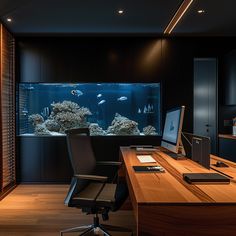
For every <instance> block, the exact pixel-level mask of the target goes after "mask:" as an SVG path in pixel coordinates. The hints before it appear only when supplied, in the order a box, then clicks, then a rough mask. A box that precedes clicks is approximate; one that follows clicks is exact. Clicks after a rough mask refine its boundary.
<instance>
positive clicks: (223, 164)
mask: <svg viewBox="0 0 236 236" xmlns="http://www.w3.org/2000/svg"><path fill="white" fill-rule="evenodd" d="M216 167H228V165H227V164H225V163H224V162H222V161H217V162H216Z"/></svg>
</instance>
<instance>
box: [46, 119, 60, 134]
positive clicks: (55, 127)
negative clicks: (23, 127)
mask: <svg viewBox="0 0 236 236" xmlns="http://www.w3.org/2000/svg"><path fill="white" fill-rule="evenodd" d="M43 124H44V125H45V127H46V128H47V129H48V130H49V131H53V132H59V130H60V125H59V124H58V123H57V122H56V121H55V120H46V121H45V122H44V123H43Z"/></svg>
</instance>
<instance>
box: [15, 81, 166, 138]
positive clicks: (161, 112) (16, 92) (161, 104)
mask: <svg viewBox="0 0 236 236" xmlns="http://www.w3.org/2000/svg"><path fill="white" fill-rule="evenodd" d="M102 83H104V84H109V83H115V84H159V87H160V115H159V116H160V134H158V135H111V136H119V137H127V136H128V137H139V136H142V137H149V136H154V137H162V134H163V97H162V96H163V91H162V88H163V85H162V83H163V82H161V81H159V82H136V81H134V82H101V81H96V82H83V81H78V82H55V81H54V82H46V81H45V82H18V81H17V82H16V86H15V89H16V91H15V94H16V98H15V102H16V103H15V104H16V114H17V111H19V109H18V108H19V104H18V101H17V96H18V97H19V85H20V84H102ZM17 124H19V115H18V116H17V115H16V126H15V127H16V136H17V137H18V136H20V137H21V136H24V135H22V134H19V126H18V125H17ZM34 136H36V135H32V136H31V135H29V137H34ZM38 136H40V137H41V136H44V137H53V135H38ZM38 136H36V137H38ZM54 136H56V137H58V136H65V135H63V134H62V135H54ZM111 136H110V135H104V136H103V135H94V137H111Z"/></svg>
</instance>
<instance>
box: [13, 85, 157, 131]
mask: <svg viewBox="0 0 236 236" xmlns="http://www.w3.org/2000/svg"><path fill="white" fill-rule="evenodd" d="M160 99H161V97H160V84H159V83H132V84H129V83H76V84H75V83H73V84H70V83H34V84H32V83H20V84H19V86H18V91H17V120H18V122H17V129H18V134H19V135H64V134H65V130H67V129H73V128H79V127H89V129H90V134H91V135H161V124H160V119H161V107H160V106H161V103H160Z"/></svg>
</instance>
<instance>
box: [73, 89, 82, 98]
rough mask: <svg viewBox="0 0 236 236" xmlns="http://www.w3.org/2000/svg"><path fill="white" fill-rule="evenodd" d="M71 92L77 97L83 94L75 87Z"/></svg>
mask: <svg viewBox="0 0 236 236" xmlns="http://www.w3.org/2000/svg"><path fill="white" fill-rule="evenodd" d="M71 94H72V95H74V96H77V97H79V96H81V95H83V92H82V91H80V90H78V89H77V90H71Z"/></svg>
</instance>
